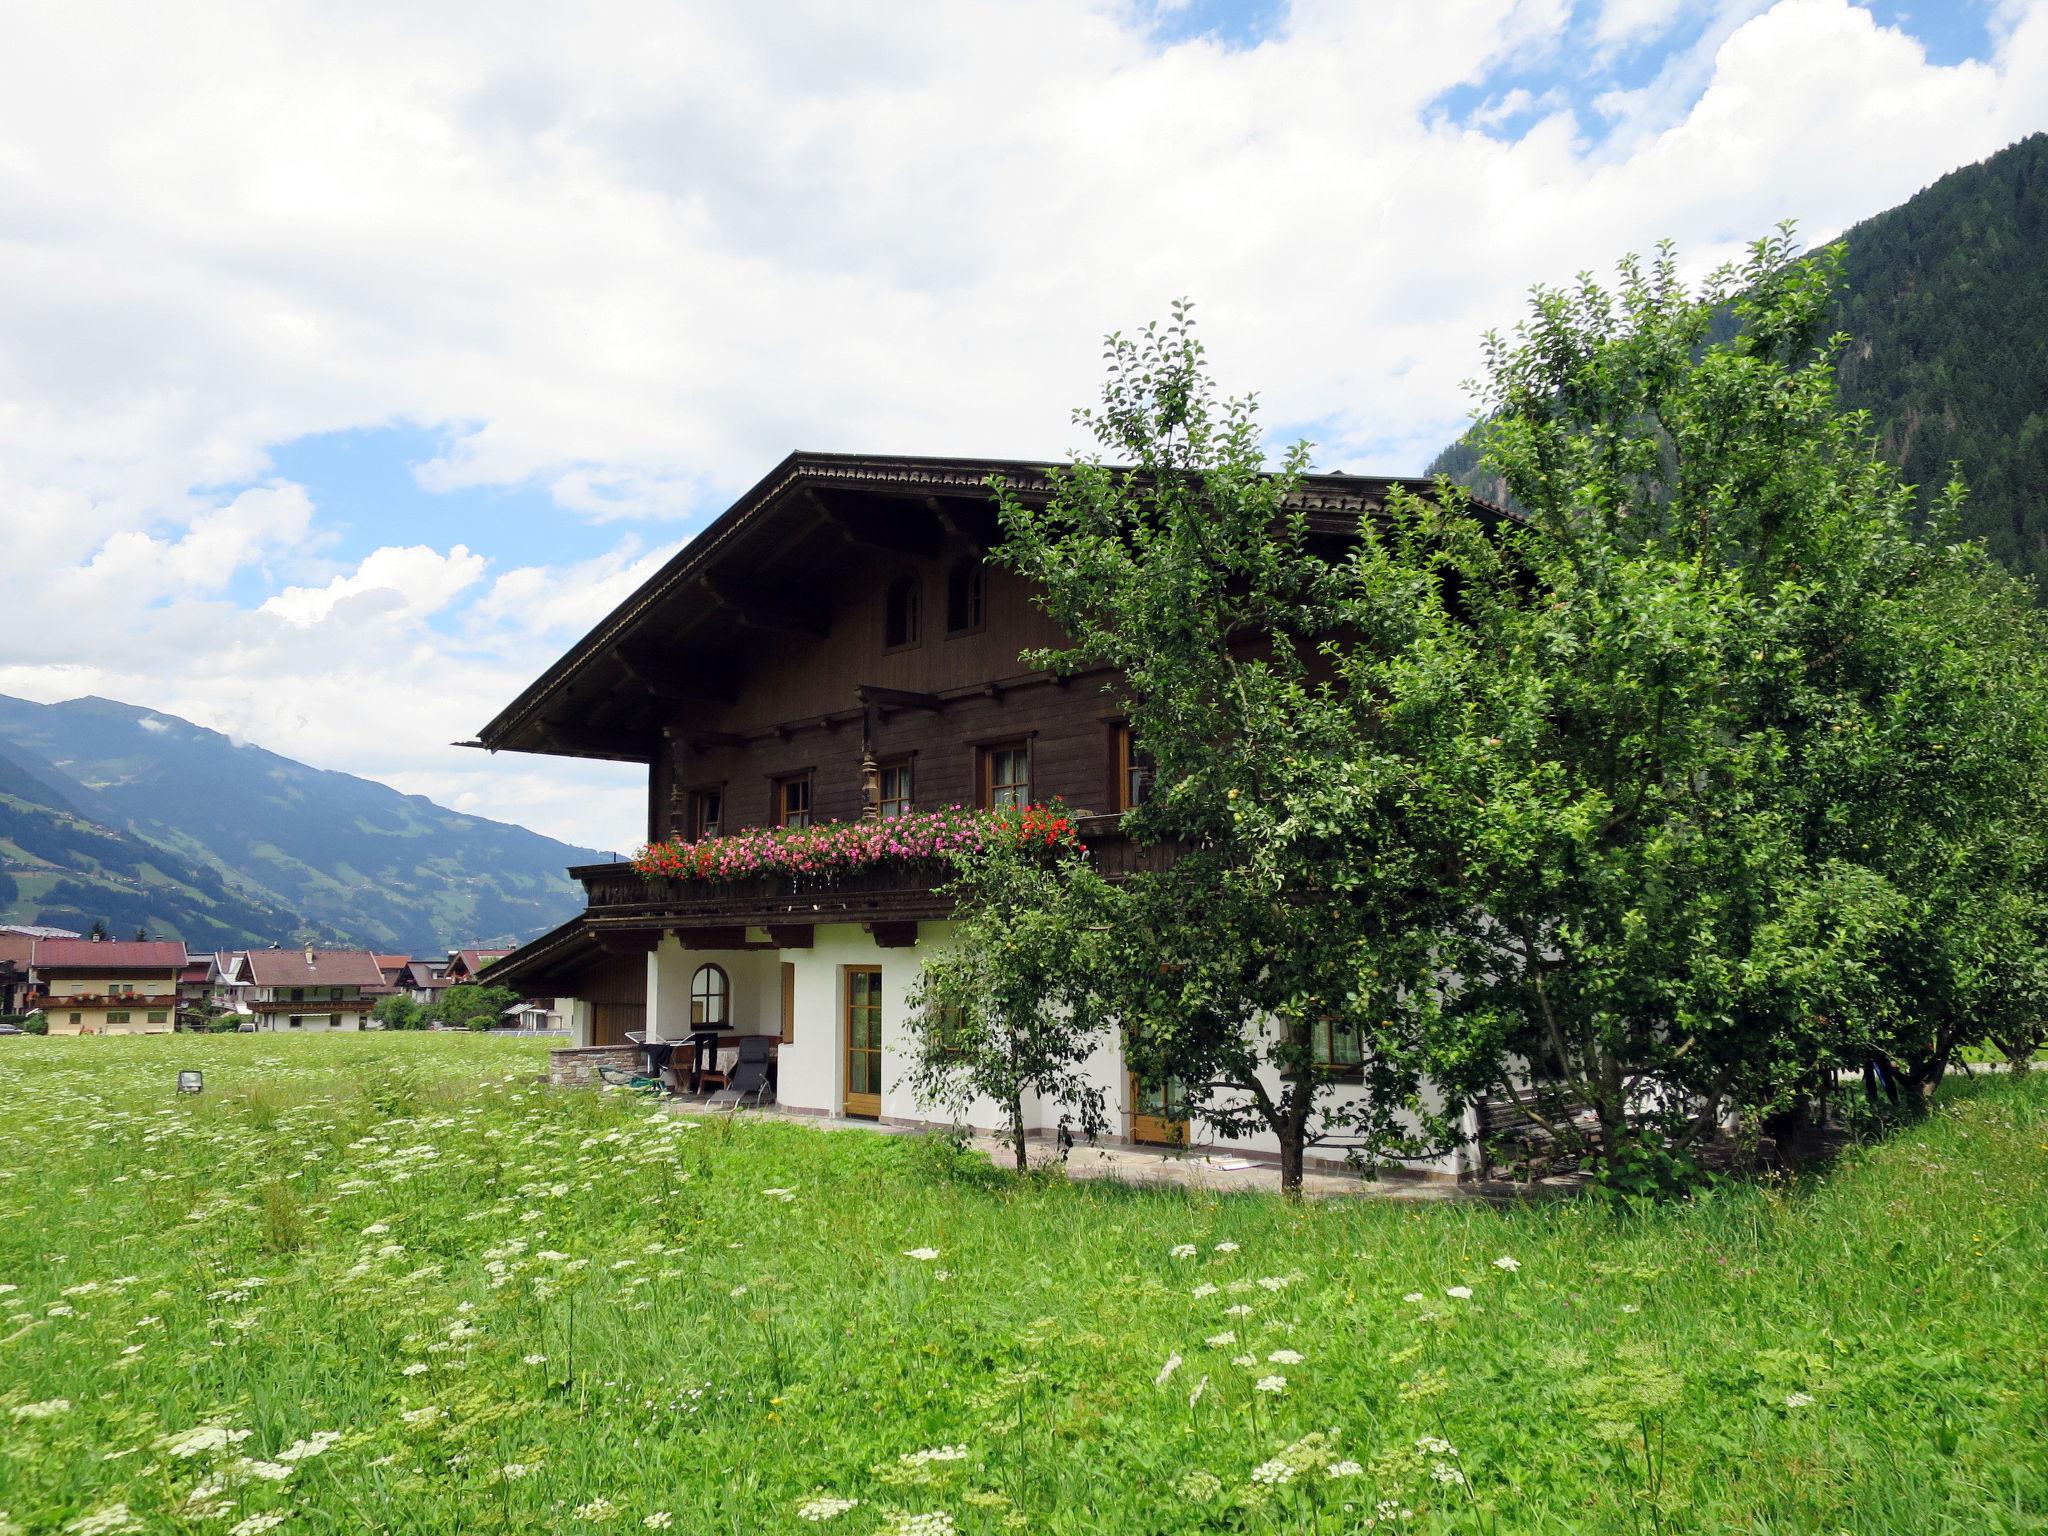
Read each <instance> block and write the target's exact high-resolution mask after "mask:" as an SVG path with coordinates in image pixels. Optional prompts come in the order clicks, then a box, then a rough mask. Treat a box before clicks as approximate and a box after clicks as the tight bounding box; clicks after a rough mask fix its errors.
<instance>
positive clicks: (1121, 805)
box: [1110, 725, 1152, 811]
mask: <svg viewBox="0 0 2048 1536" xmlns="http://www.w3.org/2000/svg"><path fill="white" fill-rule="evenodd" d="M1111 729H1112V731H1113V733H1114V736H1113V740H1112V746H1111V754H1110V755H1111V757H1112V759H1113V763H1112V766H1111V769H1110V773H1111V776H1112V781H1111V784H1110V790H1111V793H1112V794H1113V795H1114V797H1115V801H1116V808H1117V809H1118V810H1119V811H1128V810H1131V809H1132V808H1134V807H1136V806H1140V805H1143V804H1144V803H1145V802H1146V801H1147V800H1150V799H1151V798H1152V759H1151V757H1150V755H1148V754H1147V753H1145V752H1143V751H1141V750H1140V749H1139V747H1138V744H1137V742H1136V740H1135V739H1134V738H1133V737H1132V735H1131V728H1130V727H1129V726H1128V725H1116V726H1113V727H1111Z"/></svg>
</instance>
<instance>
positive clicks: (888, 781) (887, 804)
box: [881, 763, 910, 816]
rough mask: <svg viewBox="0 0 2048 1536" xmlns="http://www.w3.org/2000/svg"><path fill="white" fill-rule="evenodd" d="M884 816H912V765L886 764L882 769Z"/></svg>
mask: <svg viewBox="0 0 2048 1536" xmlns="http://www.w3.org/2000/svg"><path fill="white" fill-rule="evenodd" d="M881 779H882V814H883V815H884V816H908V815H909V814H910V764H908V763H884V764H883V765H882V769H881Z"/></svg>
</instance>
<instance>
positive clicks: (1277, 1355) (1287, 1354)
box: [1266, 1349, 1303, 1365]
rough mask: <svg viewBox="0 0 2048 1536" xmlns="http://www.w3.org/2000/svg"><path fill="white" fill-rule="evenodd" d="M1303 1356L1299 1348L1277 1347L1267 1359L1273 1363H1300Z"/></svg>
mask: <svg viewBox="0 0 2048 1536" xmlns="http://www.w3.org/2000/svg"><path fill="white" fill-rule="evenodd" d="M1302 1358H1303V1357H1302V1354H1301V1351H1300V1350H1298V1349H1276V1350H1274V1351H1273V1353H1271V1354H1270V1355H1268V1356H1266V1359H1267V1361H1268V1362H1269V1363H1270V1364H1273V1365H1299V1364H1301V1362H1302Z"/></svg>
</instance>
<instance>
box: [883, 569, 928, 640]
mask: <svg viewBox="0 0 2048 1536" xmlns="http://www.w3.org/2000/svg"><path fill="white" fill-rule="evenodd" d="M923 596H924V594H923V592H922V591H921V590H920V588H919V583H918V579H917V573H916V572H915V571H905V572H904V573H903V574H902V575H901V576H898V577H897V578H896V579H895V580H894V581H892V582H890V583H889V598H888V603H887V605H886V607H885V610H884V616H883V619H882V644H883V645H884V646H888V647H895V646H899V645H915V644H917V642H918V640H919V639H920V638H921V637H922V636H923V634H924V613H923V608H924V602H923Z"/></svg>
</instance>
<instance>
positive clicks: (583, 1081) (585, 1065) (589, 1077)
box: [548, 1045, 646, 1088]
mask: <svg viewBox="0 0 2048 1536" xmlns="http://www.w3.org/2000/svg"><path fill="white" fill-rule="evenodd" d="M645 1063H646V1058H645V1057H643V1056H642V1055H641V1054H640V1048H639V1047H638V1046H635V1045H581V1046H569V1047H567V1048H565V1049H563V1050H559V1051H549V1052H548V1084H549V1086H550V1087H554V1088H595V1087H597V1086H598V1085H599V1083H600V1081H601V1079H600V1078H599V1077H598V1075H597V1069H598V1068H599V1067H623V1068H624V1069H625V1070H626V1071H628V1072H634V1071H641V1070H644V1068H645Z"/></svg>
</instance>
